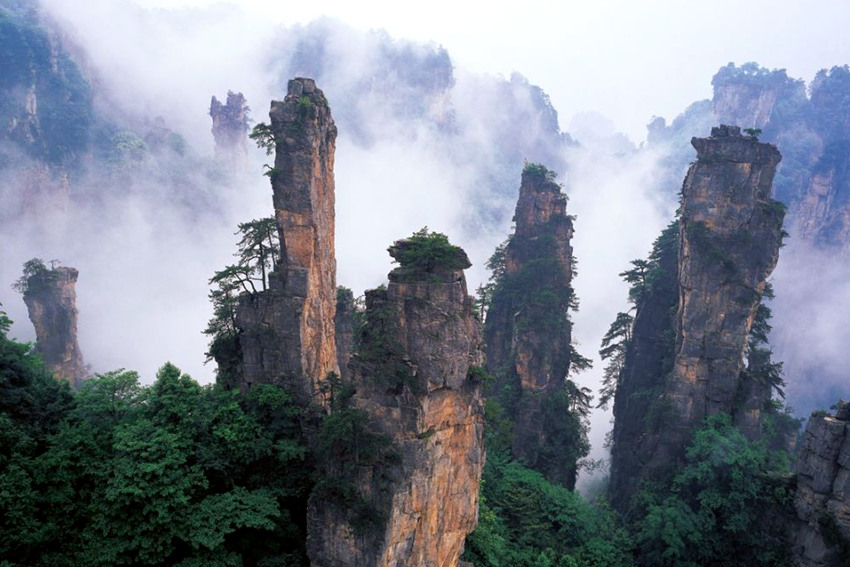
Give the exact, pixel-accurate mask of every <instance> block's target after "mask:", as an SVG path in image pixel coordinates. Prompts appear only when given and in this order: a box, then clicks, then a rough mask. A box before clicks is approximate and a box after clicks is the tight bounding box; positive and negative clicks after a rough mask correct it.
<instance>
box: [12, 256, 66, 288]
mask: <svg viewBox="0 0 850 567" xmlns="http://www.w3.org/2000/svg"><path fill="white" fill-rule="evenodd" d="M57 263H58V260H52V261H51V265H52V266H55V265H56V264H57ZM55 278H56V272H54V271H53V269H52V268H48V267H47V266H46V265H45V264H44V260H42V259H41V258H32V259H30V260H27V261H26V262H24V273H23V275H21V277H20V278H18V279H17V280H15V283H13V284H12V289H14V290H15V291H17V292H18V293H20V294H22V295H24V294H26V293H27V290H28V289H29V286H30V280H32V281H34V282H35V281H38V282H41V283H48V282H49V281H51V280H54V279H55Z"/></svg>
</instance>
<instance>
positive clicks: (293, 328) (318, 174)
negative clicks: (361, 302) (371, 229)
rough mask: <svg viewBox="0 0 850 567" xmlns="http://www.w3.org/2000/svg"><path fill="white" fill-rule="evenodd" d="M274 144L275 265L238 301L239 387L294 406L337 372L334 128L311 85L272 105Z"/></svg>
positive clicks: (304, 83) (299, 82)
mask: <svg viewBox="0 0 850 567" xmlns="http://www.w3.org/2000/svg"><path fill="white" fill-rule="evenodd" d="M269 116H270V117H271V130H272V134H273V137H274V140H275V144H276V155H275V164H274V168H273V169H272V171H271V178H272V189H273V192H274V194H273V202H274V209H275V219H276V221H277V226H278V231H279V234H280V242H281V253H282V258H281V259H280V261H279V262H278V265H277V269H276V270H275V272H273V273H272V274H270V276H269V290H268V291H266V292H261V293H258V294H255V295H246V296H243V297H242V298H241V300H240V304H239V307H238V309H237V314H236V319H237V326H238V327H239V328H240V329H241V330H242V334H241V335H240V343H241V348H242V352H243V387H249V386H250V385H251V384H254V383H257V382H273V383H277V384H280V385H282V386H284V387H285V388H286V389H287V391H288V392H290V393H291V394H292V395H293V396H294V397H295V398H296V399H297V400H298V401H299V402H300V403H302V404H306V403H308V402H309V401H310V400H311V399H313V398H314V396H315V395H316V393H317V392H318V390H319V385H320V383H321V382H322V381H323V380H324V379H325V377H326V376H327V374H328V373H329V372H335V371H336V370H337V359H336V347H335V339H334V313H335V311H336V259H335V255H334V175H333V164H334V150H335V141H336V133H337V130H336V126H335V125H334V121H333V118H332V117H331V114H330V108H329V107H328V103H327V100H326V99H325V96H324V94H323V93H322V91H321V90H319V89H318V88H317V87H316V85H315V83H314V82H313V80H312V79H293V80H292V81H290V83H289V93H288V94H287V95H286V98H285V99H284V100H283V101H273V102H272V107H271V112H270V113H269Z"/></svg>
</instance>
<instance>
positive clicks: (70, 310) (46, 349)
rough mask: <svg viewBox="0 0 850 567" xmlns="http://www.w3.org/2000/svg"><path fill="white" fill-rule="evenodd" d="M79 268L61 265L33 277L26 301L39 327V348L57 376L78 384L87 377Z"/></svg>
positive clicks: (36, 333) (28, 281) (31, 318)
mask: <svg viewBox="0 0 850 567" xmlns="http://www.w3.org/2000/svg"><path fill="white" fill-rule="evenodd" d="M78 275H79V272H78V271H77V270H76V269H75V268H68V267H59V268H54V269H51V270H47V271H46V272H43V273H39V274H36V275H33V276H30V277H29V278H28V280H27V285H26V292H25V293H24V303H26V305H27V311H28V312H29V317H30V321H32V324H33V326H34V327H35V335H36V350H37V351H38V353H39V354H40V355H41V358H42V360H43V361H44V364H45V365H46V366H47V368H48V369H49V370H50V371H51V372H53V373H54V374H55V375H56V377H57V378H60V379H62V380H67V381H68V382H70V383H71V384H72V385H73V386H75V387H77V386H79V385H80V384H81V382H82V380H83V379H84V378H85V377H86V368H85V364H84V363H83V354H82V352H81V351H80V345H79V343H78V342H77V291H76V284H77V276H78Z"/></svg>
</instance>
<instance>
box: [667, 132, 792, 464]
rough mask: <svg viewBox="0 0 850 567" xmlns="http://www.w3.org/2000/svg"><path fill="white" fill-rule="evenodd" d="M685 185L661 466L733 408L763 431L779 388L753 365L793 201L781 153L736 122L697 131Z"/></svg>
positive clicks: (750, 428) (746, 426) (740, 419)
mask: <svg viewBox="0 0 850 567" xmlns="http://www.w3.org/2000/svg"><path fill="white" fill-rule="evenodd" d="M691 143H692V144H693V146H694V147H695V148H696V150H697V161H696V162H695V163H694V164H693V165H692V166H691V168H690V170H689V171H688V174H687V177H686V178H685V182H684V185H683V186H682V202H681V219H680V223H679V270H678V274H679V307H678V312H677V314H676V320H675V330H676V351H675V358H674V362H673V371H672V375H671V376H670V378H669V380H668V381H667V383H666V387H665V392H664V395H663V398H662V400H661V401H660V403H661V404H662V405H663V406H664V407H662V408H660V410H659V414H660V415H663V416H664V417H663V418H662V419H663V421H664V426H663V428H661V430H660V432H659V436H658V446H657V447H656V449H655V451H654V455H653V463H652V466H658V467H663V466H665V465H666V464H667V463H669V462H670V459H676V458H679V457H680V456H681V455H682V453H683V451H684V447H685V444H686V443H687V442H688V441H689V440H690V437H691V434H692V433H693V431H694V429H695V428H697V427H698V426H699V425H700V424H701V423H702V421H703V419H705V417H706V416H709V415H712V414H716V413H720V412H725V413H729V414H731V415H732V416H733V418H734V420H735V423H736V425H737V426H738V427H739V429H741V430H742V432H743V433H744V434H745V435H747V436H748V437H750V438H754V437H757V436H758V434H759V426H760V416H761V409H762V407H763V405H764V403H765V402H766V401H767V399H768V398H769V396H770V388H769V386H768V387H766V388H765V387H762V386H761V385H759V384H754V383H751V382H752V380H751V379H748V378H747V375H746V374H745V373H744V370H745V368H746V350H747V344H748V336H749V333H750V330H751V328H752V325H753V321H754V318H755V315H756V310H757V308H758V305H759V301H760V298H761V294H762V292H763V291H764V288H765V283H766V280H767V277H768V276H769V275H770V273H771V272H772V271H773V268H774V267H775V266H776V262H777V260H778V258H779V247H780V245H781V242H782V220H783V218H784V207H783V206H782V205H781V204H779V203H777V202H776V201H773V200H772V199H771V187H772V183H773V176H774V174H775V172H776V166H777V164H778V163H779V161H780V159H781V156H780V154H779V151H778V150H777V149H776V147H775V146H772V145H770V144H763V143H760V142H758V140H757V139H756V138H755V137H752V136H742V135H741V133H740V129H739V128H737V127H733V126H720V127H719V128H712V131H711V137H709V138H694V139H693V140H692V141H691Z"/></svg>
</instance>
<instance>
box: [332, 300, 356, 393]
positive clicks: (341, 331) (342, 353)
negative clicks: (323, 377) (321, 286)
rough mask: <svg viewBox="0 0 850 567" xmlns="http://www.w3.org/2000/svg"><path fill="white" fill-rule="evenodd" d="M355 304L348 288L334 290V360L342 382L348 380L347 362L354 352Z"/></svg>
mask: <svg viewBox="0 0 850 567" xmlns="http://www.w3.org/2000/svg"><path fill="white" fill-rule="evenodd" d="M357 315H358V313H357V304H356V303H355V301H354V294H353V293H352V292H351V290H350V289H348V288H344V287H340V288H338V289H337V292H336V314H335V315H334V329H335V335H336V360H337V365H338V366H339V377H340V379H341V380H342V381H343V382H349V381H350V379H351V373H350V372H349V371H348V362H349V361H350V360H351V357H352V355H353V354H354V333H355V323H354V319H355V317H357Z"/></svg>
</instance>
